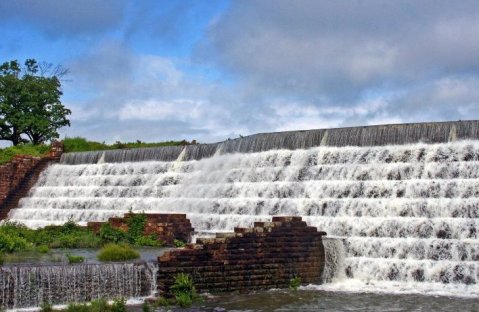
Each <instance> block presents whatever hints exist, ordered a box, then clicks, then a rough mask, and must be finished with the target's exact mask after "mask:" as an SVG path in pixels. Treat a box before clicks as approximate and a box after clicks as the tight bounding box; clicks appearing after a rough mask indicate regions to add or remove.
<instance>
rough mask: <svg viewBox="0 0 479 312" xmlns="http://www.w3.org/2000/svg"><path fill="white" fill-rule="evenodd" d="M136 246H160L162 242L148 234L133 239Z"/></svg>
mask: <svg viewBox="0 0 479 312" xmlns="http://www.w3.org/2000/svg"><path fill="white" fill-rule="evenodd" d="M135 245H136V246H150V247H161V246H162V245H163V242H162V241H161V240H159V239H158V238H156V236H155V235H149V236H140V237H138V238H136V239H135Z"/></svg>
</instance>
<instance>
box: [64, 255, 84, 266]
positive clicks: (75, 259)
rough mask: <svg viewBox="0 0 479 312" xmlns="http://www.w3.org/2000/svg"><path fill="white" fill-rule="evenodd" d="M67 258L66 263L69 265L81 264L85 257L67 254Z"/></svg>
mask: <svg viewBox="0 0 479 312" xmlns="http://www.w3.org/2000/svg"><path fill="white" fill-rule="evenodd" d="M67 258H68V263H70V264H73V263H83V261H85V257H82V256H75V255H70V254H67Z"/></svg>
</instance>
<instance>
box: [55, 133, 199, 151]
mask: <svg viewBox="0 0 479 312" xmlns="http://www.w3.org/2000/svg"><path fill="white" fill-rule="evenodd" d="M63 144H64V149H65V152H66V153H70V152H88V151H100V150H114V149H123V148H139V147H159V146H178V145H188V144H190V143H189V142H187V141H185V140H183V141H167V142H157V143H146V142H142V141H140V140H138V141H136V142H126V143H122V142H119V141H117V142H115V143H114V144H110V145H109V144H105V143H104V142H102V143H100V142H95V141H88V140H87V139H85V138H82V137H74V138H65V139H64V140H63Z"/></svg>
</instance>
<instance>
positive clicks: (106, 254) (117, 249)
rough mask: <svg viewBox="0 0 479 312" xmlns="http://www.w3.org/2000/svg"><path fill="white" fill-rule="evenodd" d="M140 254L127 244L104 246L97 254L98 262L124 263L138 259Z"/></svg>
mask: <svg viewBox="0 0 479 312" xmlns="http://www.w3.org/2000/svg"><path fill="white" fill-rule="evenodd" d="M139 257H140V254H139V253H138V251H136V250H134V249H133V248H132V247H131V246H130V245H127V244H113V243H111V244H106V245H105V246H103V248H102V249H101V250H100V252H99V253H98V256H97V258H98V260H100V261H125V260H132V259H138V258H139Z"/></svg>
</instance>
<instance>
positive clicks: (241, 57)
mask: <svg viewBox="0 0 479 312" xmlns="http://www.w3.org/2000/svg"><path fill="white" fill-rule="evenodd" d="M477 34H479V2H478V1H469V0H463V1H441V0H422V1H416V0H398V1H382V0H348V1H341V0H328V1H323V0H288V1H287V0H241V1H228V0H219V1H213V0H209V1H192V0H183V1H180V0H170V1H161V0H158V1H154V0H151V1H147V0H145V1H127V0H102V1H100V0H83V1H67V0H42V1H34V0H15V1H14V0H5V1H2V2H0V37H1V38H2V40H1V41H0V61H7V60H12V59H18V60H20V61H23V60H25V59H26V58H36V59H37V60H39V61H46V62H50V63H54V64H62V65H63V66H65V67H67V68H69V69H70V74H69V76H68V77H67V78H68V81H65V82H64V83H63V91H64V96H63V98H62V101H63V103H64V104H65V105H66V106H67V107H69V108H70V109H71V110H72V111H73V113H72V115H71V123H72V126H71V127H69V128H63V129H62V130H61V135H62V137H64V136H70V137H71V136H78V135H79V136H84V137H87V138H89V139H93V140H99V141H106V142H114V141H116V140H122V141H134V140H137V139H140V140H142V141H161V140H170V139H187V140H192V139H196V140H198V141H201V142H214V141H220V140H224V139H226V138H234V137H237V136H239V135H240V134H241V135H247V134H252V133H257V132H270V131H283V130H296V129H310V128H328V127H341V126H353V125H368V124H382V123H396V122H418V121H444V120H459V119H479V36H478V35H477Z"/></svg>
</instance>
